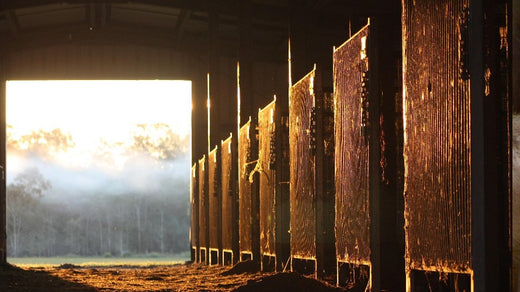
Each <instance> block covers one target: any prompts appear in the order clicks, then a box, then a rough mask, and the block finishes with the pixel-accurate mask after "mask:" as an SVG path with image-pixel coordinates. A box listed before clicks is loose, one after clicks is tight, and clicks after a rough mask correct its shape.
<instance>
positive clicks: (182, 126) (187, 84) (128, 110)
mask: <svg viewBox="0 0 520 292" xmlns="http://www.w3.org/2000/svg"><path fill="white" fill-rule="evenodd" d="M191 103H192V101H191V81H183V80H52V81H21V80H15V81H7V83H6V125H7V126H6V136H7V139H6V140H7V165H6V184H7V246H8V249H7V256H8V261H9V262H11V263H21V264H23V263H45V262H46V261H47V262H48V263H52V264H59V263H60V261H61V263H63V262H71V261H76V262H74V263H81V261H85V260H89V261H91V262H92V261H93V260H94V261H102V262H105V261H106V262H114V261H116V262H120V261H121V258H125V261H135V258H139V259H147V258H148V260H153V261H159V262H160V261H161V260H163V259H164V260H168V261H170V262H171V261H172V260H179V261H183V260H186V259H187V257H188V253H187V250H188V235H189V231H188V229H189V224H188V222H189V213H188V202H189V174H190V170H189V168H190V159H191V107H192V104H191ZM34 257H38V259H35V258H34ZM53 257H57V258H53ZM84 257H88V259H84ZM96 258H97V259H96ZM116 258H117V259H116Z"/></svg>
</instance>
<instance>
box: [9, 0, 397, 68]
mask: <svg viewBox="0 0 520 292" xmlns="http://www.w3.org/2000/svg"><path fill="white" fill-rule="evenodd" d="M399 8H400V3H399V1H377V0H368V1H353V0H328V1H327V0H321V1H319V0H295V1H289V0H258V1H251V0H242V1H239V0H228V1H209V0H172V1H167V0H148V1H121V0H114V1H107V0H105V1H70V0H69V1H50V0H23V1H20V0H10V1H9V0H7V1H2V2H0V42H1V43H2V47H4V48H7V49H14V50H18V49H23V48H30V47H42V46H47V45H51V44H53V45H54V44H59V43H70V42H89V43H95V42H102V43H111V42H117V43H121V42H125V43H134V44H143V45H151V46H160V47H171V48H173V49H177V50H189V51H201V52H202V51H204V48H205V47H207V44H208V40H209V39H211V38H210V37H209V35H210V34H214V35H216V38H215V37H214V38H213V40H216V41H217V42H218V48H219V50H220V52H222V54H229V55H236V54H237V52H238V49H239V46H240V39H241V38H246V37H247V38H249V41H251V43H252V44H253V47H254V48H255V47H256V48H261V49H258V50H256V54H260V55H263V56H264V57H267V58H269V57H273V58H276V57H277V56H282V57H283V56H284V54H285V52H286V49H284V44H285V43H286V40H287V36H288V33H289V30H290V27H291V26H297V25H300V24H304V25H305V26H306V27H307V29H310V30H309V31H310V32H311V33H313V34H314V35H317V36H320V37H324V38H327V37H328V36H329V37H330V36H333V37H336V38H337V36H338V35H341V36H344V35H345V31H347V30H348V24H349V21H354V22H355V21H356V20H358V19H360V18H365V17H366V16H372V15H377V14H381V13H398V12H399ZM295 14H298V15H300V16H302V15H303V18H302V17H300V18H299V19H300V23H297V22H295V21H293V20H292V19H296V18H294V17H293V15H295ZM302 22H304V23H302ZM244 27H247V29H244Z"/></svg>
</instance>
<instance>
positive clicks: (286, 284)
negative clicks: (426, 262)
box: [0, 264, 357, 292]
mask: <svg viewBox="0 0 520 292" xmlns="http://www.w3.org/2000/svg"><path fill="white" fill-rule="evenodd" d="M231 269H234V270H231ZM230 270H231V271H230ZM223 273H224V274H223ZM0 291H51V292H53V291H357V290H346V289H340V288H336V287H333V286H332V285H329V284H327V283H324V282H321V281H317V280H314V279H311V278H307V277H304V276H301V275H299V274H296V273H259V272H250V271H249V272H248V268H247V267H245V269H242V268H240V267H239V269H237V268H236V267H235V268H232V267H230V266H227V267H222V266H211V267H210V266H206V265H201V264H187V265H184V264H183V265H174V266H150V267H132V266H114V267H108V268H107V267H98V268H96V267H79V266H74V265H68V264H66V265H62V266H59V267H23V268H20V267H16V266H10V267H1V268H0Z"/></svg>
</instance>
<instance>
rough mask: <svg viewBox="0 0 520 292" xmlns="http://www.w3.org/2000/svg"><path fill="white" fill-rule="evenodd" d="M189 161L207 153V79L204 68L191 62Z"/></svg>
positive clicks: (193, 160) (196, 159)
mask: <svg viewBox="0 0 520 292" xmlns="http://www.w3.org/2000/svg"><path fill="white" fill-rule="evenodd" d="M190 67H191V69H190V70H191V72H189V74H190V79H191V101H192V112H191V157H192V159H191V162H192V164H193V163H198V161H199V159H200V158H201V157H202V155H204V154H205V153H208V145H207V144H208V139H207V134H208V129H207V122H208V118H207V107H206V106H207V93H206V88H207V80H206V70H205V69H206V68H201V66H200V65H199V64H196V63H195V62H193V63H192V64H191V66H190Z"/></svg>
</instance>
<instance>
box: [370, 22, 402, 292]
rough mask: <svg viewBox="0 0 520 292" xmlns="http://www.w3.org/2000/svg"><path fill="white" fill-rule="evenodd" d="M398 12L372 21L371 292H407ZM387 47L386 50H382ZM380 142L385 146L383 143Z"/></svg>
mask: <svg viewBox="0 0 520 292" xmlns="http://www.w3.org/2000/svg"><path fill="white" fill-rule="evenodd" d="M400 27H401V26H400V15H398V14H388V15H379V16H376V17H373V18H371V19H370V35H369V45H368V50H369V51H368V54H369V61H368V62H369V64H370V65H369V68H370V69H369V70H370V71H371V72H370V81H369V83H371V84H369V89H370V91H369V92H371V94H370V98H371V99H370V101H369V103H370V107H371V108H370V127H371V129H370V169H369V171H370V206H371V207H370V208H371V211H370V218H371V221H372V223H371V224H372V230H371V251H372V253H371V262H372V284H373V286H372V291H380V290H388V291H405V273H404V270H405V263H404V248H405V243H404V229H403V226H404V220H403V219H402V218H403V213H404V200H403V186H402V184H403V177H402V175H403V172H402V169H401V171H400V167H402V163H403V156H402V155H403V154H402V135H403V133H402V127H400V126H398V125H399V122H398V121H399V117H400V116H401V115H402V112H401V111H400V110H399V109H402V106H400V105H401V98H400V92H401V91H402V85H401V84H400V83H399V82H398V80H400V79H399V76H398V74H399V73H400V72H399V68H398V64H399V60H400V59H399V56H400V55H401V49H400V46H399V45H400V42H399V40H400V39H401V32H400ZM380 48H385V49H380ZM382 143H384V145H383V144H382Z"/></svg>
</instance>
